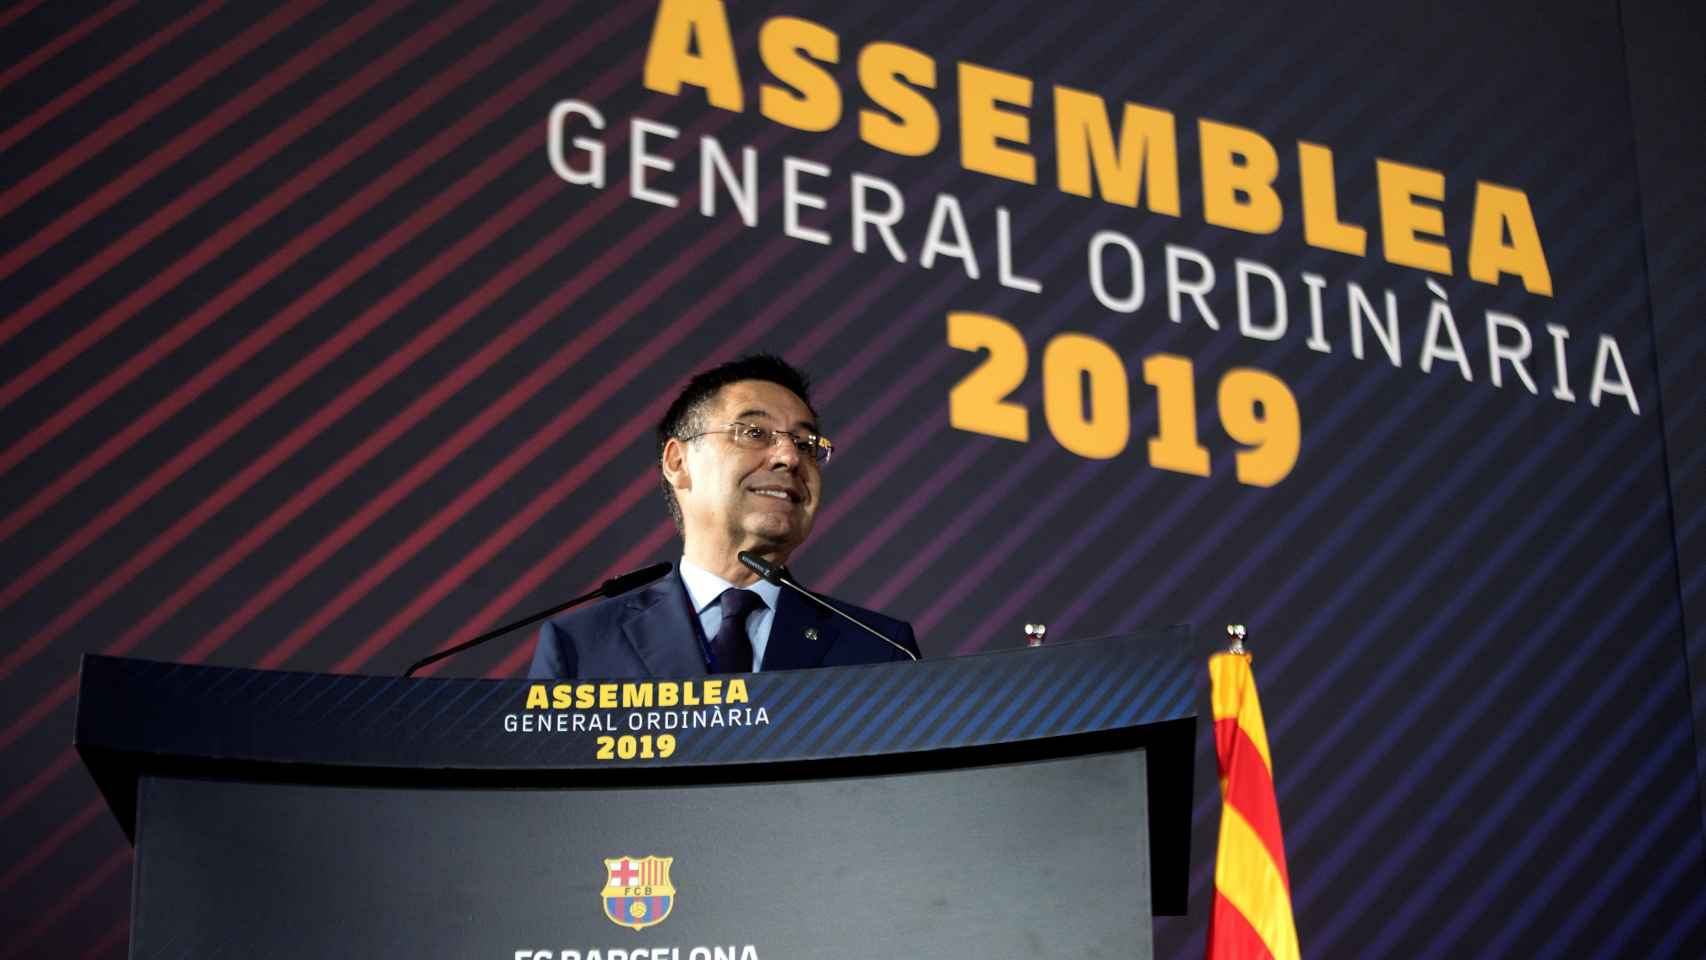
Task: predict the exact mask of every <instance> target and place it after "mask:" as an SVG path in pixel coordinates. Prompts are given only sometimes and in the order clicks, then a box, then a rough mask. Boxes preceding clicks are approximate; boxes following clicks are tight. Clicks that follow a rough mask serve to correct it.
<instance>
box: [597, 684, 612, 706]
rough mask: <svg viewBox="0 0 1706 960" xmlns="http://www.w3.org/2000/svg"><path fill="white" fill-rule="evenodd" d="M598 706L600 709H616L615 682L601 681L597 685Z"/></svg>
mask: <svg viewBox="0 0 1706 960" xmlns="http://www.w3.org/2000/svg"><path fill="white" fill-rule="evenodd" d="M598 708H599V709H600V710H614V709H616V684H614V683H601V684H599V685H598Z"/></svg>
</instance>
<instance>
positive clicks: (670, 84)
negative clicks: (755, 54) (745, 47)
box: [642, 0, 743, 113]
mask: <svg viewBox="0 0 1706 960" xmlns="http://www.w3.org/2000/svg"><path fill="white" fill-rule="evenodd" d="M695 41H697V46H698V48H699V52H698V53H697V54H695V53H694V52H693V47H694V45H695ZM642 78H643V79H642V82H643V83H644V84H645V86H646V89H647V90H656V91H657V92H658V93H667V94H669V95H671V96H675V95H678V94H680V93H681V85H682V84H684V83H690V84H692V85H693V86H696V87H702V88H704V90H705V99H706V100H707V101H708V102H709V103H710V104H711V106H713V107H719V108H721V109H723V110H733V111H735V112H736V113H739V112H740V110H741V107H742V104H743V100H742V97H741V89H740V69H739V67H737V66H736V65H735V47H734V41H733V40H732V39H730V37H729V16H728V11H727V10H725V9H724V8H723V4H722V0H662V2H660V3H659V4H658V18H657V21H656V22H655V23H653V24H652V39H651V42H650V43H648V44H647V45H646V65H645V70H644V73H643V74H642Z"/></svg>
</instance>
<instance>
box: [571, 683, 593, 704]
mask: <svg viewBox="0 0 1706 960" xmlns="http://www.w3.org/2000/svg"><path fill="white" fill-rule="evenodd" d="M597 694H598V688H596V687H594V686H593V685H592V684H590V683H583V684H580V685H578V686H576V687H575V709H576V710H588V709H591V707H592V704H593V697H595V696H596V695H597Z"/></svg>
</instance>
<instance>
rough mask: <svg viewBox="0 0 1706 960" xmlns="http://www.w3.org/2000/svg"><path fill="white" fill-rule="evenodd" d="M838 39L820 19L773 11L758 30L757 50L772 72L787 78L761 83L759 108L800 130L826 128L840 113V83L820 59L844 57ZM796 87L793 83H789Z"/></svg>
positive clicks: (767, 115)
mask: <svg viewBox="0 0 1706 960" xmlns="http://www.w3.org/2000/svg"><path fill="white" fill-rule="evenodd" d="M839 46H840V41H839V40H838V39H837V37H836V36H835V32H834V31H833V30H830V29H829V28H828V27H825V26H823V25H822V24H818V23H813V22H811V21H810V20H801V19H799V18H798V17H771V18H770V19H769V20H766V21H765V22H764V26H763V28H762V29H760V30H759V31H758V54H759V56H760V57H762V58H763V59H764V66H765V68H766V69H768V70H769V71H770V73H771V75H772V76H774V77H775V78H776V79H778V80H780V81H782V82H783V83H785V84H787V85H788V86H787V87H779V86H776V85H775V84H772V83H766V84H762V85H760V86H759V88H758V109H759V111H760V112H761V113H763V114H764V115H765V116H766V117H769V118H770V119H772V120H774V121H776V122H777V123H780V124H785V125H787V126H790V127H793V128H794V129H796V130H813V131H818V130H828V129H829V128H831V127H833V126H835V124H836V122H837V121H839V120H840V119H841V88H840V87H838V86H836V85H835V78H834V77H832V76H830V74H829V71H827V70H825V69H824V68H823V67H821V66H819V65H818V63H819V62H822V63H837V62H839V60H840V52H839ZM790 87H791V88H792V89H789V88H790Z"/></svg>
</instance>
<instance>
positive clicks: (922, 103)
mask: <svg viewBox="0 0 1706 960" xmlns="http://www.w3.org/2000/svg"><path fill="white" fill-rule="evenodd" d="M902 80H905V81H907V82H908V83H911V84H914V85H916V86H920V87H923V88H925V89H926V90H934V89H936V61H935V60H932V59H931V58H930V57H928V56H926V55H925V54H923V53H920V52H918V51H917V50H914V49H912V48H911V47H903V46H901V45H900V44H898V43H873V44H871V45H869V46H867V47H866V48H865V49H863V50H861V51H859V86H860V87H862V88H864V91H865V95H866V96H868V97H870V98H871V102H872V103H875V104H876V105H877V106H879V107H882V108H883V109H884V110H887V111H888V113H887V114H884V113H880V112H878V111H876V110H861V111H859V138H860V139H862V140H864V141H865V142H866V143H868V144H870V145H871V146H873V147H876V148H877V149H878V150H887V151H888V152H889V153H898V154H900V155H901V156H903V157H922V156H924V155H925V154H927V153H929V152H930V151H932V150H934V149H936V144H937V143H939V142H941V139H942V124H941V120H940V119H939V118H938V117H937V116H936V107H935V106H934V105H932V104H931V103H930V101H929V99H928V98H926V97H925V96H924V95H923V94H921V93H919V92H918V91H917V90H914V89H913V88H912V87H909V86H907V85H906V84H905V83H902V82H901V81H902ZM890 114H892V115H893V117H894V119H890V118H889V115H890Z"/></svg>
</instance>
